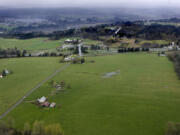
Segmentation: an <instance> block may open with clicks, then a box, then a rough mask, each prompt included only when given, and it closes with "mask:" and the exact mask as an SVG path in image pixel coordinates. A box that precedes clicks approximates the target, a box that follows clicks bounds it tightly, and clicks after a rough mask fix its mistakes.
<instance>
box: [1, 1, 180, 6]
mask: <svg viewBox="0 0 180 135" xmlns="http://www.w3.org/2000/svg"><path fill="white" fill-rule="evenodd" d="M0 6H6V7H7V6H8V7H81V6H87V7H93V6H101V7H103V6H119V7H120V6H125V7H143V6H144V7H162V6H172V7H173V6H179V7H180V0H0Z"/></svg>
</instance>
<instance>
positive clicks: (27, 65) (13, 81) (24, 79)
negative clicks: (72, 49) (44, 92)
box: [0, 58, 62, 114]
mask: <svg viewBox="0 0 180 135" xmlns="http://www.w3.org/2000/svg"><path fill="white" fill-rule="evenodd" d="M61 66H62V64H60V63H59V58H19V59H16V58H13V59H0V72H2V70H3V69H8V70H9V71H11V72H12V74H10V75H8V76H7V77H5V78H3V79H0V114H2V113H3V112H5V111H6V110H7V109H8V108H9V107H10V106H12V105H13V104H14V103H15V102H16V101H17V100H19V99H20V98H22V97H23V96H24V95H25V93H27V91H29V90H30V89H32V88H33V87H34V86H35V85H37V84H38V83H39V82H41V81H42V80H44V79H45V78H46V77H48V76H49V75H51V74H52V73H54V72H55V71H56V70H57V69H58V68H60V67H61Z"/></svg>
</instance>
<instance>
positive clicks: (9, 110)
mask: <svg viewBox="0 0 180 135" xmlns="http://www.w3.org/2000/svg"><path fill="white" fill-rule="evenodd" d="M70 64H71V63H68V64H66V65H64V66H63V67H61V68H59V69H58V70H56V71H55V72H54V73H53V74H51V75H50V76H48V77H47V78H46V79H45V80H43V81H41V82H40V83H38V84H37V85H36V86H35V87H34V88H32V89H31V90H30V91H28V92H27V93H26V94H25V95H24V96H23V97H22V98H21V99H19V100H18V101H17V102H16V103H15V104H14V105H12V106H11V107H10V108H9V109H7V111H6V112H4V113H3V114H2V115H0V120H1V119H3V118H4V117H5V116H6V115H7V114H8V113H10V112H11V111H12V110H13V109H15V108H16V107H17V106H18V105H19V104H21V103H22V102H23V101H24V99H26V98H27V97H28V96H30V95H31V94H32V93H33V92H34V91H36V90H37V89H38V88H39V87H41V86H42V85H43V84H44V83H45V82H47V81H48V80H50V79H51V78H53V77H54V76H56V75H57V74H58V73H59V72H61V71H63V70H64V69H66V68H67V67H68V66H69V65H70Z"/></svg>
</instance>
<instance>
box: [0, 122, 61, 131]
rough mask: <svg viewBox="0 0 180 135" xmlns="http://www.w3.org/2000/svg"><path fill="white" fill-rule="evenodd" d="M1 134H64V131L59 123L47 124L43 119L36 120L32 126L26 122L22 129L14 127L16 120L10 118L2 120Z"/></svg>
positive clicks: (0, 123)
mask: <svg viewBox="0 0 180 135" xmlns="http://www.w3.org/2000/svg"><path fill="white" fill-rule="evenodd" d="M0 135H64V131H63V129H62V127H61V125H60V124H59V123H57V124H49V125H47V124H45V123H44V122H42V121H35V122H34V123H33V124H32V126H31V125H30V124H29V123H25V124H24V128H23V129H22V130H18V129H16V128H14V121H13V120H12V119H8V120H7V122H4V121H1V122H0Z"/></svg>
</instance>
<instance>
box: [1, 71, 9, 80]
mask: <svg viewBox="0 0 180 135" xmlns="http://www.w3.org/2000/svg"><path fill="white" fill-rule="evenodd" d="M8 74H9V71H8V70H7V69H4V70H3V71H2V72H1V73H0V78H4V77H5V76H7V75H8Z"/></svg>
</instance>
